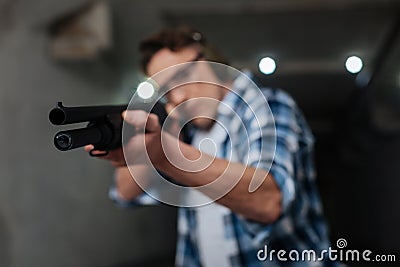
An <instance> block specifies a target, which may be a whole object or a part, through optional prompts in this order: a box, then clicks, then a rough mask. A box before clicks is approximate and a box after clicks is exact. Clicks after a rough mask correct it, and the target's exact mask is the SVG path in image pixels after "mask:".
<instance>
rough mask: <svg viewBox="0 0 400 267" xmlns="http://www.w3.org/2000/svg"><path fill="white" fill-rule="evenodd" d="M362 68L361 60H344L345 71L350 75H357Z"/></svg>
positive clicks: (352, 58) (354, 57)
mask: <svg viewBox="0 0 400 267" xmlns="http://www.w3.org/2000/svg"><path fill="white" fill-rule="evenodd" d="M362 68H363V62H362V60H361V58H359V57H356V56H351V57H349V58H348V59H347V60H346V69H347V71H348V72H350V73H358V72H360V71H361V69H362Z"/></svg>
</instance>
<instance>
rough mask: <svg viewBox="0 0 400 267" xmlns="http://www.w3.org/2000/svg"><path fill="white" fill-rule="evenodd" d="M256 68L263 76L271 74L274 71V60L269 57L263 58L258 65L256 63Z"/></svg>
mask: <svg viewBox="0 0 400 267" xmlns="http://www.w3.org/2000/svg"><path fill="white" fill-rule="evenodd" d="M258 68H259V69H260V71H261V72H262V73H264V74H267V75H269V74H272V73H274V71H275V69H276V63H275V60H273V59H272V58H270V57H264V58H262V59H261V60H260V63H258Z"/></svg>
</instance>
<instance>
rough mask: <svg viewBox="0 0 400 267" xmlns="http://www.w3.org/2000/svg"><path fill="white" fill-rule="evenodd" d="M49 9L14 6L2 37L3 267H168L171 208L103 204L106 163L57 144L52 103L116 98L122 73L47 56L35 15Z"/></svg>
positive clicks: (0, 226) (0, 175)
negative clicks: (140, 265)
mask: <svg viewBox="0 0 400 267" xmlns="http://www.w3.org/2000/svg"><path fill="white" fill-rule="evenodd" d="M53 2H56V1H53ZM57 2H59V1H57ZM72 2H75V3H76V2H78V1H72ZM17 3H18V2H17ZM49 3H50V1H34V2H32V3H30V4H29V3H28V4H24V5H22V3H21V5H16V6H15V7H13V8H12V9H10V10H9V11H10V12H11V13H8V14H9V17H8V19H7V21H6V22H7V24H3V25H5V26H4V27H2V28H1V31H0V123H1V128H0V147H1V150H2V151H1V153H0V266H18V267H20V266H30V267H32V266H124V265H123V264H127V263H131V262H137V261H146V260H147V259H151V260H152V262H153V263H155V264H158V263H156V262H159V261H164V260H165V261H166V262H172V260H173V253H174V242H175V241H174V240H175V216H174V215H175V214H174V211H175V210H174V209H172V208H168V207H155V208H147V209H138V210H135V211H122V210H118V209H117V208H115V207H114V206H113V204H112V203H111V202H110V201H109V200H108V197H107V190H108V186H109V184H110V182H111V175H112V167H111V166H110V165H109V164H107V163H106V162H102V161H100V160H96V159H92V158H90V157H88V155H87V154H86V153H84V152H83V151H82V150H79V151H71V152H67V153H61V152H59V151H56V150H55V148H54V147H53V144H52V139H53V135H54V133H55V132H56V131H57V130H59V129H57V128H56V127H54V126H52V125H50V123H49V121H48V111H49V110H50V109H51V108H52V107H53V106H54V105H55V103H56V102H57V101H60V100H62V101H64V102H65V104H67V105H89V104H111V103H114V102H116V100H117V99H119V100H120V99H121V98H120V93H119V91H118V84H119V83H120V81H119V76H118V74H117V72H116V70H115V68H114V66H113V65H112V64H110V63H107V61H105V60H98V61H96V62H92V63H86V64H67V65H66V64H60V63H56V62H54V61H53V60H52V59H51V58H50V57H49V55H48V45H49V40H48V36H47V34H46V28H45V26H46V23H45V22H47V21H48V18H50V17H51V16H50V15H49V13H48V12H46V9H44V10H41V8H44V7H45V6H46V5H47V7H49ZM41 4H42V5H41ZM59 5H60V2H59V4H58V5H57V4H55V3H53V4H51V5H50V7H54V8H55V7H58V9H60V6H59ZM55 9H57V8H55ZM47 11H50V9H47ZM41 12H43V16H41V15H40V14H41ZM35 19H36V20H35ZM3 22H4V21H3Z"/></svg>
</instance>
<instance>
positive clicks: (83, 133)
mask: <svg viewBox="0 0 400 267" xmlns="http://www.w3.org/2000/svg"><path fill="white" fill-rule="evenodd" d="M102 139H103V133H102V131H101V129H100V128H97V127H88V128H81V129H75V130H68V131H61V132H59V133H57V134H56V135H55V136H54V145H55V146H56V148H57V149H58V150H61V151H67V150H71V149H74V148H77V147H82V146H85V145H89V144H96V143H99V142H100V141H101V140H102Z"/></svg>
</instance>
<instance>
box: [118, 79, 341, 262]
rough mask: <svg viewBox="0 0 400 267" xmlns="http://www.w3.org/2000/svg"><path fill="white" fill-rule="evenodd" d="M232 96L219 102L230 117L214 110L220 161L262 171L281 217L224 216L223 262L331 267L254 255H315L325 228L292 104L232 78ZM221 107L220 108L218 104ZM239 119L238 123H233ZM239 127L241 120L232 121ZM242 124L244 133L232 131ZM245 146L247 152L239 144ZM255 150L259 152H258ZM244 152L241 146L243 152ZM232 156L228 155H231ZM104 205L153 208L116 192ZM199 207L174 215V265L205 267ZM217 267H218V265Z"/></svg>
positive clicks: (308, 148)
mask: <svg viewBox="0 0 400 267" xmlns="http://www.w3.org/2000/svg"><path fill="white" fill-rule="evenodd" d="M233 87H234V91H235V92H236V94H235V93H232V92H229V93H228V94H227V95H226V96H225V98H224V99H223V103H224V104H226V105H227V106H229V107H232V110H231V111H229V110H228V111H227V109H226V108H220V109H219V111H218V117H217V121H218V122H220V123H222V124H223V126H225V127H226V129H227V130H228V133H229V137H230V138H228V135H227V136H226V140H224V141H223V142H222V146H221V147H219V148H218V149H220V151H219V153H218V155H219V156H221V157H222V158H228V157H227V155H232V154H233V155H235V156H234V157H235V161H239V162H240V161H242V163H245V164H247V165H250V166H254V167H257V168H264V169H266V170H268V169H269V168H270V173H271V174H272V176H273V178H274V180H275V181H276V183H277V185H278V187H279V189H280V191H281V193H282V214H281V216H280V218H279V219H278V220H277V221H275V222H274V223H272V224H268V225H264V224H261V223H258V222H255V221H251V220H247V219H245V218H243V217H242V216H240V215H239V214H236V213H233V212H228V213H225V214H222V216H223V222H224V232H225V233H224V238H225V239H226V242H227V243H228V242H230V243H232V242H233V243H234V244H235V246H234V247H235V249H232V253H231V254H230V255H229V259H228V261H229V262H230V265H231V266H243V267H253V266H254V267H258V266H331V265H335V264H334V263H330V262H328V261H325V262H323V263H322V262H311V261H310V262H304V261H299V262H292V261H287V262H279V261H278V260H277V259H276V258H274V260H273V261H272V262H271V261H268V259H267V261H260V260H259V259H258V258H257V252H258V251H259V250H260V249H263V248H264V245H267V246H268V250H269V251H271V250H272V249H273V250H275V251H278V250H285V251H287V252H289V251H290V250H297V251H298V252H300V253H301V251H303V250H306V249H308V250H310V249H312V250H314V251H316V252H317V253H318V252H319V251H321V250H323V249H328V247H329V245H330V244H329V240H328V232H327V227H326V224H325V222H324V219H323V215H322V206H321V201H320V198H319V195H318V192H317V188H316V185H315V171H314V162H313V142H314V140H313V136H312V133H311V131H310V129H309V127H308V125H307V123H306V121H305V119H304V118H303V115H302V114H301V112H300V110H299V109H298V107H297V105H296V103H295V102H294V101H293V99H292V98H291V97H290V96H289V95H287V94H286V93H284V92H283V91H281V90H272V89H263V90H262V95H263V96H264V97H265V99H264V98H263V97H259V94H258V93H257V92H256V90H258V88H257V87H256V86H255V85H254V84H253V83H251V82H249V81H247V79H242V78H238V80H236V81H235V83H234V84H233ZM265 101H267V102H268V104H269V107H270V110H271V111H272V115H273V118H274V121H275V127H276V150H275V154H274V153H270V151H268V149H269V148H271V147H273V145H274V144H271V140H275V139H274V137H275V136H272V135H274V134H275V131H271V123H268V122H270V120H269V119H270V118H268V116H269V112H268V111H266V104H265ZM220 106H222V105H220ZM236 115H237V116H236ZM237 120H241V121H237ZM241 123H243V125H244V127H238V125H239V124H241ZM247 140H249V143H248V144H247V145H244V143H246V142H247ZM261 144H262V146H263V148H262V149H261ZM243 147H246V148H245V149H244V148H243ZM231 150H232V151H231ZM110 198H111V199H112V200H114V201H115V202H116V203H117V205H119V206H122V207H129V206H137V205H144V204H154V203H157V202H156V201H155V200H153V199H152V198H150V197H149V196H148V195H146V194H143V195H141V196H140V197H138V198H137V199H135V200H134V201H130V202H124V201H122V200H121V199H120V198H119V197H118V193H117V192H116V189H115V188H114V187H111V189H110ZM196 213H197V208H179V211H178V235H179V236H178V244H177V251H176V266H184V267H192V266H204V259H202V257H201V255H202V253H200V251H199V246H198V240H199V237H198V236H197V234H198V233H199V231H197V229H198V224H197V223H198V220H197V218H198V217H197V216H196V215H197V214H196ZM216 267H217V266H216Z"/></svg>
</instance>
